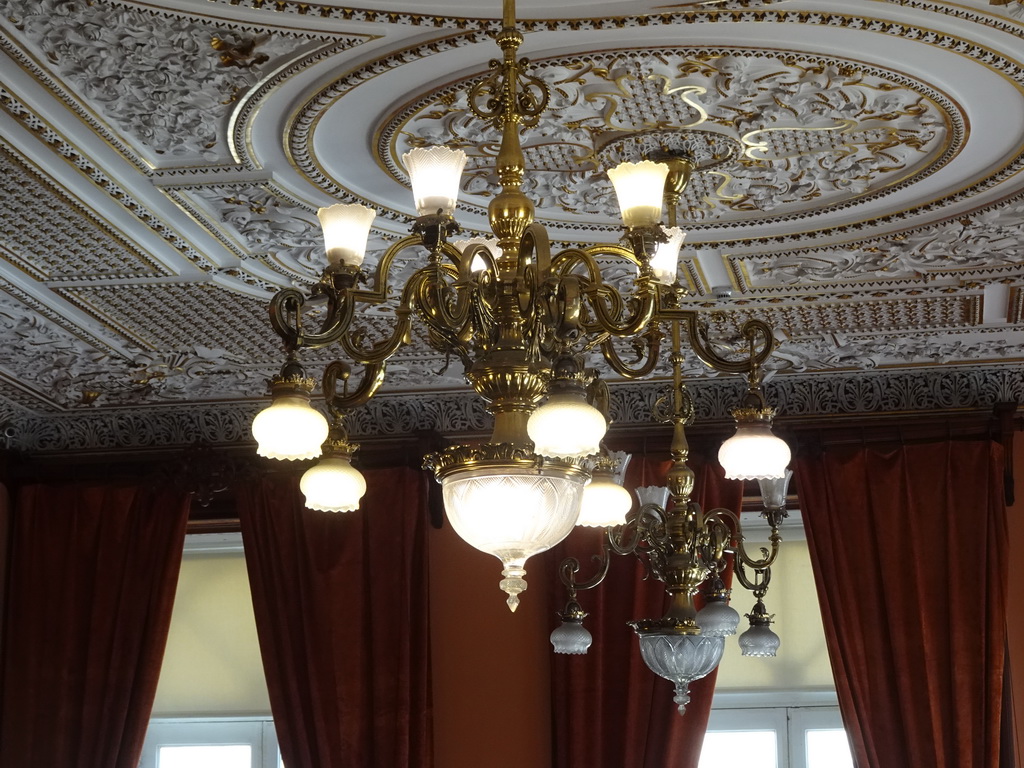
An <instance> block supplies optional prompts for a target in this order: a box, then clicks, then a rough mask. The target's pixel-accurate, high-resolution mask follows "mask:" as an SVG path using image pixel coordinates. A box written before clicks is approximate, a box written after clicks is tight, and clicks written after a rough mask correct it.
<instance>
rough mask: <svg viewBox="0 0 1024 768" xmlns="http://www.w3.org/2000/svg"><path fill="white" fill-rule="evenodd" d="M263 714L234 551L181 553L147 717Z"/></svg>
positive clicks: (259, 672) (251, 623)
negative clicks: (164, 647) (150, 712)
mask: <svg viewBox="0 0 1024 768" xmlns="http://www.w3.org/2000/svg"><path fill="white" fill-rule="evenodd" d="M198 714H202V715H247V714H253V715H255V714H270V701H269V699H268V698H267V684H266V682H264V679H263V665H262V662H261V660H260V651H259V644H258V643H257V640H256V623H255V620H254V619H253V613H252V598H251V597H250V594H249V579H248V575H247V574H246V570H245V558H244V557H243V555H242V552H241V551H238V552H230V553H221V554H186V555H185V558H184V560H183V561H182V564H181V576H180V577H179V579H178V592H177V595H176V597H175V600H174V613H173V614H172V616H171V629H170V634H169V636H168V638H167V651H166V653H165V655H164V665H163V668H162V670H161V673H160V684H159V686H158V687H157V691H156V703H155V705H154V707H153V716H154V717H172V716H179V715H198Z"/></svg>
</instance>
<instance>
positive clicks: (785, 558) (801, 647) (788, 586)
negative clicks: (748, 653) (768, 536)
mask: <svg viewBox="0 0 1024 768" xmlns="http://www.w3.org/2000/svg"><path fill="white" fill-rule="evenodd" d="M783 535H785V530H783ZM754 551H755V552H756V550H754ZM734 587H735V589H733V593H732V596H733V599H732V606H733V607H734V608H735V609H736V610H737V611H739V612H740V614H741V615H742V614H745V613H747V612H749V611H750V609H751V608H752V607H753V605H754V598H753V597H752V596H751V594H750V593H749V592H747V591H746V590H745V589H743V588H742V587H740V586H739V585H738V584H735V585H734ZM764 603H765V605H766V606H767V608H768V612H769V613H773V614H775V623H774V624H772V629H773V630H774V631H775V632H776V633H777V634H778V635H779V637H780V638H781V639H782V645H781V646H779V655H778V656H776V657H775V658H774V659H760V658H750V657H744V656H741V655H740V649H739V645H738V644H737V643H736V638H729V639H728V640H726V643H725V655H724V656H723V657H722V663H721V665H720V666H719V668H718V670H719V671H718V682H717V684H716V690H718V691H735V690H751V689H757V690H764V689H782V690H808V689H812V690H814V689H822V688H826V689H831V688H834V687H835V684H834V683H833V681H832V667H831V666H830V665H829V661H828V651H827V650H826V648H825V630H824V628H823V627H822V624H821V611H820V610H819V608H818V595H817V592H816V591H815V589H814V574H813V573H812V572H811V558H810V553H809V552H808V550H807V542H806V541H784V542H783V544H782V551H781V552H780V554H779V559H778V560H777V561H776V563H775V565H773V566H772V580H771V584H770V585H769V588H768V595H767V596H766V597H765V599H764ZM748 626H749V623H748V622H747V620H746V619H745V618H744V619H741V620H740V627H739V630H738V631H739V632H742V631H744V630H745V629H746V628H747V627H748Z"/></svg>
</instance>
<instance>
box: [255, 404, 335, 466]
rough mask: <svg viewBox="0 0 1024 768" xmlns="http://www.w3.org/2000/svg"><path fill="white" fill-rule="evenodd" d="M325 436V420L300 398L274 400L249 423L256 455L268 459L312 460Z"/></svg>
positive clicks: (326, 427)
mask: <svg viewBox="0 0 1024 768" xmlns="http://www.w3.org/2000/svg"><path fill="white" fill-rule="evenodd" d="M327 433H328V425H327V419H325V418H324V416H323V414H322V413H320V411H318V410H316V408H314V407H313V406H311V405H310V404H309V398H308V397H307V396H305V395H302V394H288V395H278V396H276V397H275V398H274V402H273V403H272V404H271V405H270V407H269V408H264V409H263V410H262V411H260V412H259V413H257V414H256V418H255V419H253V421H252V436H253V437H254V438H256V453H257V454H259V455H260V456H265V457H266V458H268V459H285V460H294V461H298V460H301V459H315V458H316V457H317V456H319V455H320V448H321V446H322V445H323V444H324V441H325V440H326V439H327Z"/></svg>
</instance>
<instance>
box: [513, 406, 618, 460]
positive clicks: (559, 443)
mask: <svg viewBox="0 0 1024 768" xmlns="http://www.w3.org/2000/svg"><path fill="white" fill-rule="evenodd" d="M607 430H608V422H607V421H605V418H604V415H603V414H602V413H601V412H600V411H599V410H597V408H595V407H594V406H592V405H591V404H590V403H588V402H587V401H586V399H585V398H584V397H583V395H582V394H580V395H576V394H572V393H563V394H557V395H552V396H551V397H549V398H548V401H547V402H546V403H544V405H542V406H540V407H539V408H537V410H535V411H534V412H533V413H531V414H530V420H529V421H528V422H527V424H526V431H527V433H528V434H529V435H530V439H531V440H532V441H533V445H534V448H533V449H534V451H536V452H537V453H539V454H540V455H541V456H550V457H551V458H564V459H578V458H582V457H584V456H591V455H593V454H595V453H597V452H598V451H600V450H601V439H602V438H603V437H604V433H605V432H606V431H607Z"/></svg>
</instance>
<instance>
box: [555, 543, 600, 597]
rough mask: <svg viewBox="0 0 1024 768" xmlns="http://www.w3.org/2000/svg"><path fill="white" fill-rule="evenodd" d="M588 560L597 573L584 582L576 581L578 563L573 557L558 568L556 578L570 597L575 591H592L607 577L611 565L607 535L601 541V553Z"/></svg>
mask: <svg viewBox="0 0 1024 768" xmlns="http://www.w3.org/2000/svg"><path fill="white" fill-rule="evenodd" d="M590 559H591V561H592V562H593V563H595V564H596V565H597V571H596V572H595V573H594V575H593V576H591V577H590V578H589V579H587V580H586V581H577V580H576V574H577V573H579V572H580V561H579V560H577V559H576V558H575V557H568V558H566V559H565V560H563V561H562V562H561V564H560V565H559V566H558V578H559V579H561V580H562V584H564V585H565V588H566V589H568V590H569V593H570V594H571V595H575V594H576V591H577V590H581V589H593V588H594V587H596V586H598V585H600V584H601V582H603V581H604V580H605V577H606V576H607V575H608V568H609V566H610V565H611V557H610V554H609V545H608V535H607V534H606V535H605V537H604V538H603V539H601V552H600V553H599V554H596V555H591V556H590Z"/></svg>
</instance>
